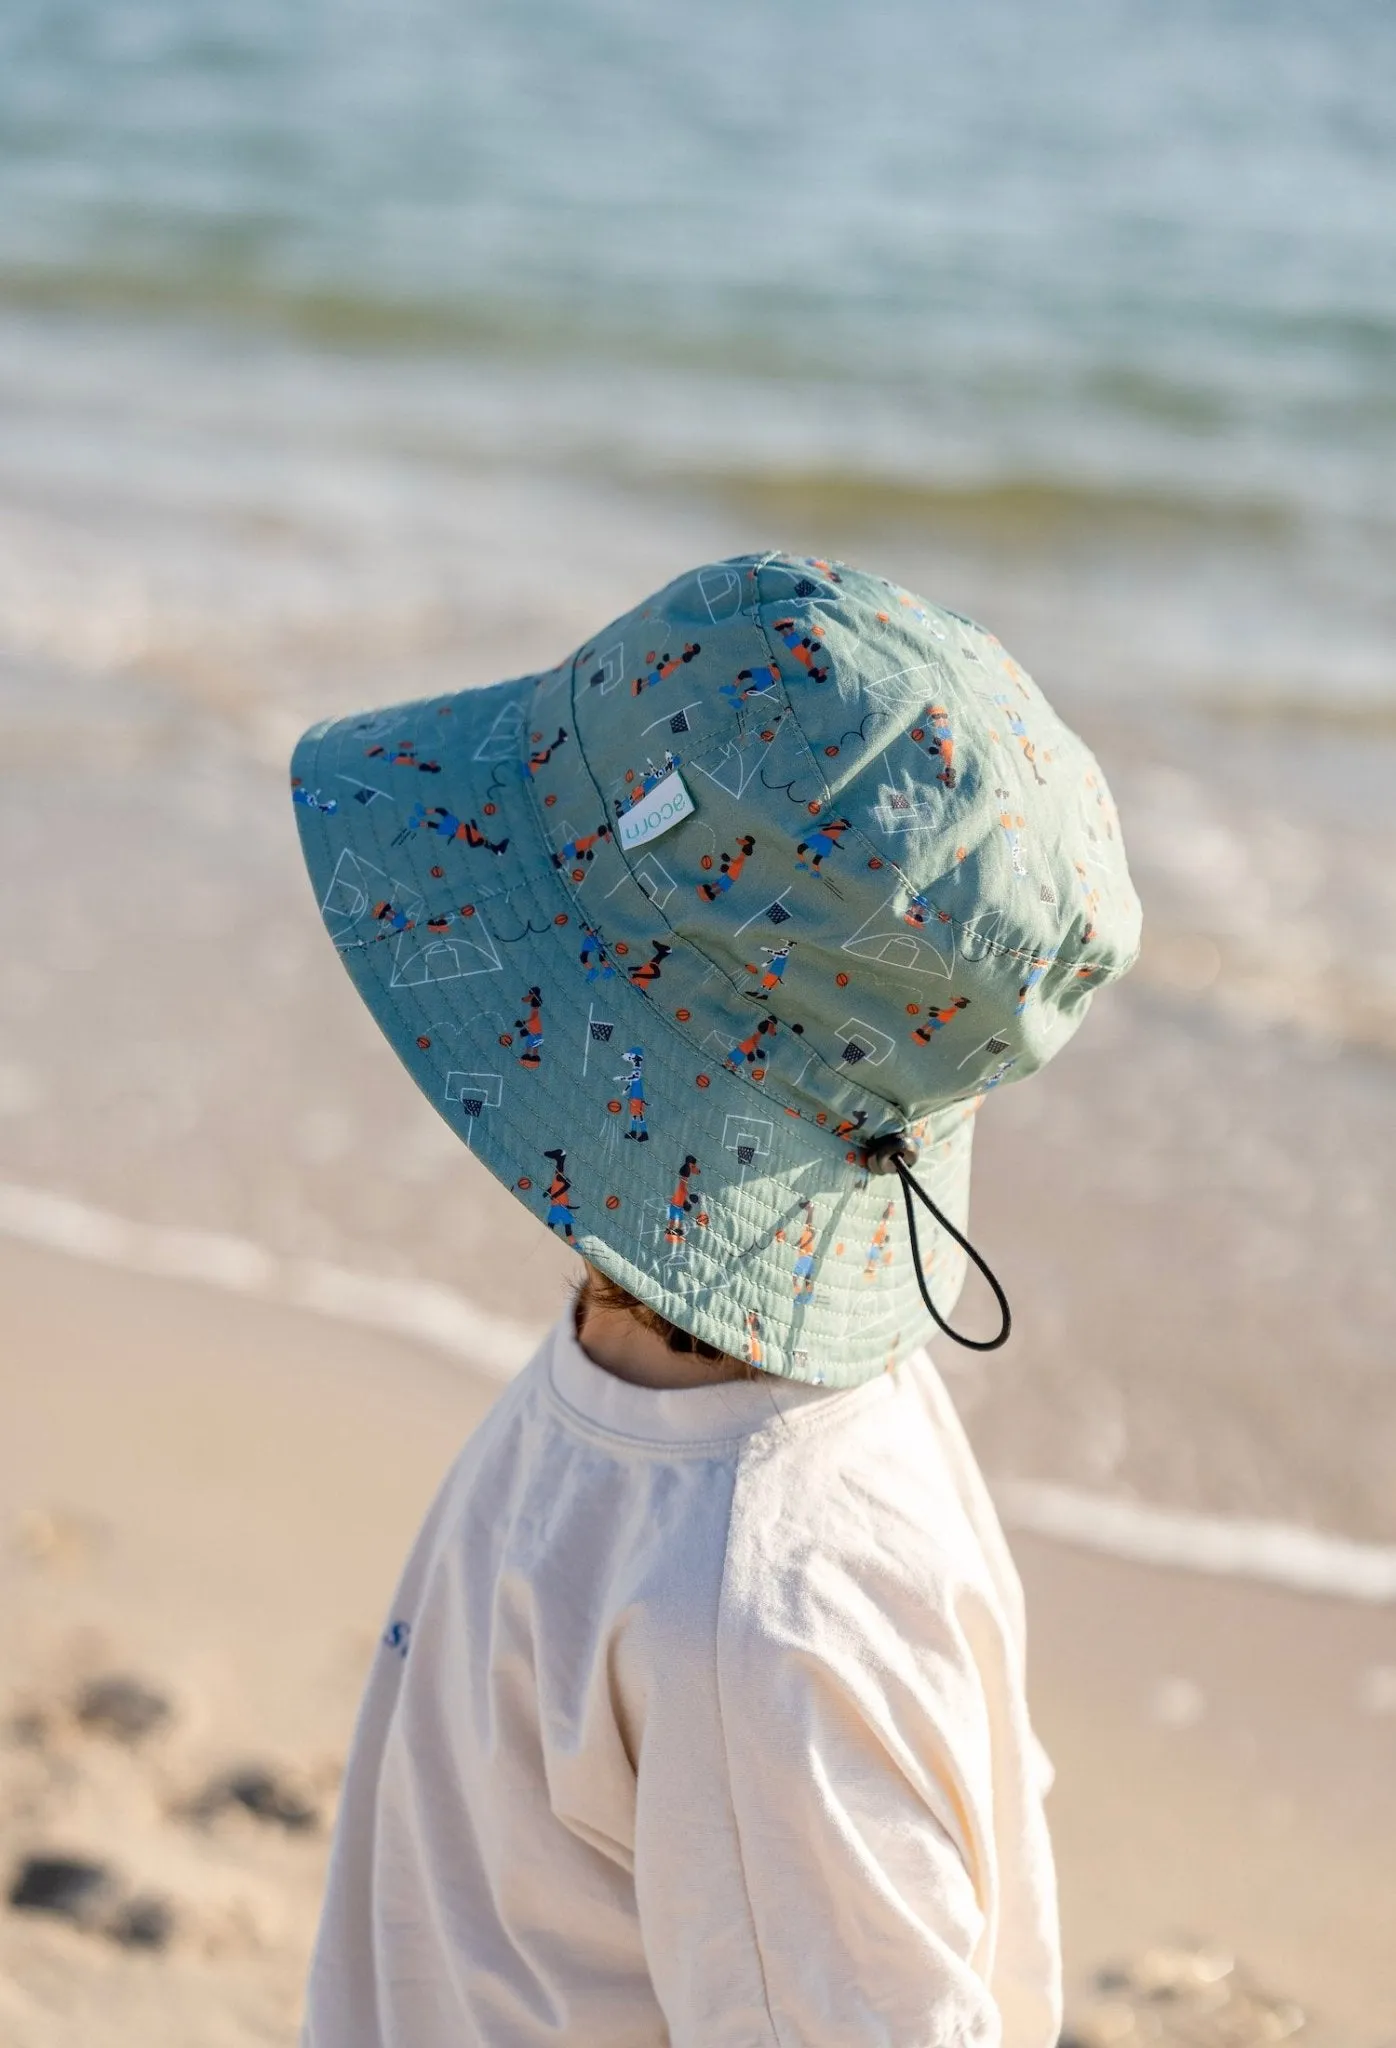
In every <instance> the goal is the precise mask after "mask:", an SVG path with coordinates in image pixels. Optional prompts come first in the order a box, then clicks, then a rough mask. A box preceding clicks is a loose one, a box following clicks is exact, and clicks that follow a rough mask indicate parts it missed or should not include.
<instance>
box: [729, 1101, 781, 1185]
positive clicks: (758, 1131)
mask: <svg viewBox="0 0 1396 2048" xmlns="http://www.w3.org/2000/svg"><path fill="white" fill-rule="evenodd" d="M772 1129H773V1126H772V1123H771V1120H770V1118H769V1117H766V1116H742V1115H734V1116H729V1117H728V1118H727V1120H726V1122H725V1123H724V1124H723V1126H722V1149H723V1151H724V1152H735V1153H736V1155H737V1163H738V1165H739V1166H740V1167H741V1169H742V1177H743V1179H745V1178H746V1169H747V1167H749V1166H754V1165H755V1164H756V1161H757V1160H758V1159H764V1158H765V1157H766V1156H767V1154H768V1153H769V1152H770V1149H771V1131H772Z"/></svg>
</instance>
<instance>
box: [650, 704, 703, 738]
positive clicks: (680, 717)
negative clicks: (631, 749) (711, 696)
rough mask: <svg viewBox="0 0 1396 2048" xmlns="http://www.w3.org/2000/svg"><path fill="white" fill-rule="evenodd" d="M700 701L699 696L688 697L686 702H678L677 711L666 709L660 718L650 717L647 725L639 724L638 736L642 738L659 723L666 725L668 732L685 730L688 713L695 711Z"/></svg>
mask: <svg viewBox="0 0 1396 2048" xmlns="http://www.w3.org/2000/svg"><path fill="white" fill-rule="evenodd" d="M702 701H703V700H702V698H701V697H690V698H689V700H688V702H687V703H686V704H680V706H679V708H678V710H677V711H666V712H665V714H664V716H663V717H662V718H652V719H651V720H650V722H649V724H648V725H644V726H641V728H640V738H641V739H643V738H644V737H645V734H646V733H647V732H653V731H654V729H655V727H656V726H659V725H663V726H667V727H668V729H669V731H670V732H687V731H688V730H689V722H688V714H689V712H690V711H696V710H697V709H698V706H699V705H700V704H701V703H702Z"/></svg>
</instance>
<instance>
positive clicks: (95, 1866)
mask: <svg viewBox="0 0 1396 2048" xmlns="http://www.w3.org/2000/svg"><path fill="white" fill-rule="evenodd" d="M114 1888H115V1884H114V1879H113V1877H112V1874H111V1872H110V1870H109V1869H108V1868H107V1866H106V1865H105V1864H104V1863H90V1862H87V1861H86V1860H85V1859H84V1858H82V1857H80V1856H29V1857H26V1858H25V1860H24V1862H23V1863H21V1864H20V1866H19V1869H18V1870H17V1871H16V1872H15V1875H14V1878H13V1881H12V1882H11V1885H10V1890H9V1902H10V1904H11V1905H12V1906H14V1907H16V1908H17V1909H18V1910H19V1911H20V1912H25V1913H56V1914H57V1915H58V1916H59V1918H60V1919H63V1920H71V1921H72V1922H73V1923H74V1925H75V1926H78V1927H91V1926H92V1925H94V1924H95V1922H96V1920H97V1919H98V1917H99V1915H100V1913H101V1910H102V1908H103V1907H104V1906H105V1905H106V1904H107V1903H108V1902H109V1901H110V1898H111V1895H112V1892H113V1890H114Z"/></svg>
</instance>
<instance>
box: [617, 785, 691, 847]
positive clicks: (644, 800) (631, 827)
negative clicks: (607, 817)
mask: <svg viewBox="0 0 1396 2048" xmlns="http://www.w3.org/2000/svg"><path fill="white" fill-rule="evenodd" d="M693 809H694V804H693V798H692V797H691V796H690V795H689V793H688V791H687V790H686V789H685V788H684V786H683V777H682V776H681V775H680V774H679V771H678V769H677V768H674V769H672V770H671V771H670V773H669V774H668V775H666V776H665V778H664V780H663V781H662V782H656V784H655V785H654V788H653V789H652V790H650V792H649V794H648V795H647V796H642V797H640V798H639V799H638V801H637V802H635V803H633V804H632V805H631V806H630V808H629V810H628V811H622V812H621V815H620V843H621V845H622V846H624V847H631V846H643V845H644V843H645V841H646V840H647V839H658V838H659V836H660V834H661V833H662V832H667V831H668V830H669V828H670V826H671V825H677V824H678V822H679V820H680V819H681V818H688V817H691V816H692V814H693Z"/></svg>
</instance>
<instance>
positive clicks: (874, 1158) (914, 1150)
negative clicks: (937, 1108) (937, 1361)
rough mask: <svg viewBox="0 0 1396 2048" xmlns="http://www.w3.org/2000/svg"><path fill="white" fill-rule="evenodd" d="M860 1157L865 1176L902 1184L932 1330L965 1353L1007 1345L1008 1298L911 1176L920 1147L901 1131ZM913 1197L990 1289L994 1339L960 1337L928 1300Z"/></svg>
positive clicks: (918, 1276) (877, 1140) (913, 1252)
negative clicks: (891, 1176) (996, 1324)
mask: <svg viewBox="0 0 1396 2048" xmlns="http://www.w3.org/2000/svg"><path fill="white" fill-rule="evenodd" d="M863 1156H864V1161H865V1164H866V1166H867V1169H868V1172H869V1173H895V1174H896V1176H897V1178H898V1179H899V1180H900V1182H901V1184H902V1194H903V1196H904V1197H905V1200H906V1228H907V1235H908V1236H909V1238H910V1239H911V1256H912V1261H913V1263H914V1264H915V1267H916V1284H917V1286H918V1287H919V1288H920V1290H921V1299H922V1301H924V1302H925V1304H926V1307H927V1308H928V1309H929V1310H930V1312H931V1317H932V1319H933V1321H934V1322H935V1324H936V1327H937V1328H938V1329H941V1330H943V1331H944V1332H945V1334H946V1336H947V1337H950V1338H953V1340H954V1342H955V1343H956V1344H963V1345H964V1347H965V1349H966V1350H967V1351H997V1350H998V1348H999V1346H1000V1345H1001V1344H1006V1343H1007V1342H1008V1339H1009V1335H1010V1333H1011V1331H1012V1329H1013V1311H1012V1310H1011V1309H1010V1308H1009V1306H1008V1296H1007V1295H1006V1294H1005V1293H1004V1291H1003V1289H1002V1287H1000V1285H999V1283H998V1280H997V1279H996V1278H995V1276H994V1274H993V1273H992V1272H991V1271H990V1269H989V1266H988V1264H987V1262H986V1261H985V1260H984V1259H982V1258H981V1257H980V1255H979V1253H978V1252H977V1251H976V1250H975V1249H974V1246H973V1245H972V1244H971V1243H970V1241H969V1239H968V1238H967V1237H965V1236H963V1235H962V1233H961V1232H960V1231H958V1230H957V1229H956V1228H955V1226H954V1224H953V1223H952V1222H951V1221H950V1218H949V1217H948V1216H947V1215H946V1214H945V1212H944V1211H943V1210H942V1209H940V1208H938V1207H937V1205H936V1204H935V1203H934V1202H933V1201H932V1200H931V1198H930V1196H929V1195H928V1194H927V1193H926V1190H925V1189H924V1188H923V1187H922V1185H921V1183H920V1181H919V1180H917V1178H916V1176H915V1174H914V1173H913V1172H912V1171H911V1169H912V1167H913V1166H914V1165H915V1164H916V1161H917V1159H918V1158H919V1156H920V1148H919V1146H918V1145H917V1144H916V1142H915V1140H914V1139H913V1138H910V1137H908V1136H907V1134H906V1132H905V1131H889V1132H887V1133H886V1135H885V1136H883V1137H881V1138H874V1139H873V1141H872V1143H871V1144H870V1145H868V1146H867V1147H866V1148H865V1151H864V1155H863ZM913 1194H914V1195H915V1196H916V1198H917V1200H918V1201H920V1202H923V1203H924V1204H925V1206H926V1207H927V1208H928V1209H929V1210H930V1212H931V1214H932V1216H934V1217H935V1220H936V1222H937V1223H938V1224H939V1225H940V1227H941V1229H942V1230H943V1231H945V1232H946V1233H947V1234H948V1235H949V1236H951V1237H953V1238H954V1240H955V1242H956V1244H957V1245H959V1247H960V1249H961V1251H963V1252H965V1253H966V1254H967V1255H968V1256H969V1258H970V1259H972V1260H973V1262H974V1264H975V1265H976V1266H977V1267H978V1268H979V1271H980V1272H981V1273H982V1274H983V1276H984V1278H985V1279H986V1280H987V1281H988V1283H989V1285H990V1287H991V1288H992V1289H993V1293H994V1299H995V1301H996V1302H997V1303H998V1305H999V1314H1000V1316H1001V1317H1002V1319H1003V1320H1002V1323H1001V1325H1000V1328H999V1332H998V1335H997V1336H994V1337H963V1336H961V1334H960V1332H959V1331H958V1330H952V1329H951V1327H950V1325H949V1323H947V1322H946V1320H945V1318H944V1316H943V1315H942V1314H941V1312H940V1310H939V1309H938V1308H937V1307H936V1305H935V1303H934V1302H933V1301H932V1300H931V1291H930V1289H929V1287H928V1286H927V1285H926V1275H925V1273H924V1272H923V1271H922V1267H921V1246H920V1243H919V1241H918V1239H917V1236H916V1210H915V1208H914V1206H913V1204H912V1196H913Z"/></svg>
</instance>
